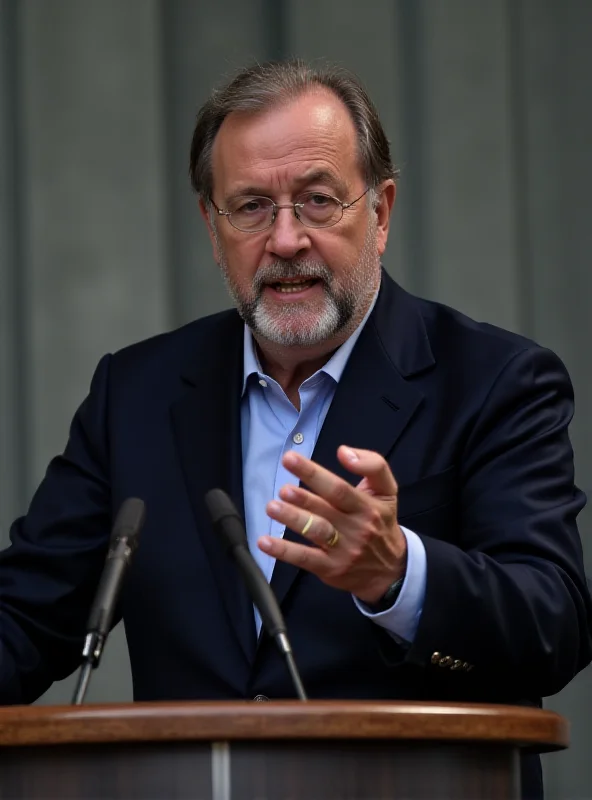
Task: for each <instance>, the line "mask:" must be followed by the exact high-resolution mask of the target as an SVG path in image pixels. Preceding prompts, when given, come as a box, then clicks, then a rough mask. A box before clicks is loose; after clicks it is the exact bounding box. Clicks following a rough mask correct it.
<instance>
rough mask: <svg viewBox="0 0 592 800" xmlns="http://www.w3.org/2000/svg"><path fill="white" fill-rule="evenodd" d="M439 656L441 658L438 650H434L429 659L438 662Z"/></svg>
mask: <svg viewBox="0 0 592 800" xmlns="http://www.w3.org/2000/svg"><path fill="white" fill-rule="evenodd" d="M440 658H441V655H440V653H438V651H436V652H435V653H432V658H431V659H430V660H431V662H432V664H439V663H440Z"/></svg>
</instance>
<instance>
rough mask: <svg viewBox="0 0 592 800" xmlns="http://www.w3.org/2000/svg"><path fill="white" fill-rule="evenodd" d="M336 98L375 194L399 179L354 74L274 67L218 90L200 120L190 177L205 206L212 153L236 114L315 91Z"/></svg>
mask: <svg viewBox="0 0 592 800" xmlns="http://www.w3.org/2000/svg"><path fill="white" fill-rule="evenodd" d="M317 87H322V88H325V89H328V90H329V91H331V92H333V94H335V95H336V96H337V97H338V98H339V99H340V100H341V101H342V102H343V104H344V105H345V106H346V108H347V110H348V111H349V113H350V115H351V118H352V121H353V123H354V126H355V129H356V133H357V136H358V147H359V153H360V162H361V168H362V171H363V173H364V178H365V180H366V182H367V184H368V186H369V187H370V189H373V188H374V187H375V186H377V185H378V184H380V183H382V181H384V180H387V179H389V178H393V179H396V178H397V177H398V175H399V171H398V170H397V169H396V168H395V167H394V166H393V163H392V161H391V155H390V148H389V142H388V139H387V138H386V135H385V132H384V129H383V127H382V123H381V122H380V119H379V117H378V112H377V111H376V108H375V107H374V104H373V103H372V101H371V100H370V98H369V97H368V95H367V94H366V91H365V90H364V88H363V87H362V85H361V84H360V82H359V81H358V80H357V78H356V77H355V76H354V75H352V74H351V73H349V72H347V71H346V70H343V69H341V68H339V67H335V66H331V65H323V66H320V67H313V66H311V65H309V64H306V63H305V62H304V61H301V60H293V61H269V62H266V63H264V64H257V65H255V66H253V67H248V68H247V69H243V70H241V72H239V73H238V74H237V75H236V76H235V77H234V78H233V79H232V80H231V81H230V82H229V83H227V84H226V85H225V86H223V87H222V88H221V89H217V90H214V91H213V92H212V94H211V96H210V97H209V99H208V100H207V101H206V103H204V105H203V106H202V107H201V109H200V110H199V112H198V115H197V121H196V124H195V130H194V132H193V139H192V141H191V156H190V164H189V175H190V178H191V185H192V187H193V189H194V190H195V191H196V192H197V193H198V194H199V195H201V197H202V199H203V200H204V201H206V202H207V201H209V200H210V197H211V194H212V148H213V145H214V140H215V138H216V135H217V133H218V131H219V130H220V126H221V125H222V123H223V122H224V120H225V119H226V117H227V116H228V115H229V114H230V113H232V112H233V111H244V112H247V113H252V114H257V113H260V112H263V111H268V110H269V109H271V108H273V107H275V106H278V105H280V104H281V103H283V102H288V101H290V100H293V99H295V98H296V97H298V96H300V95H301V94H304V93H305V92H307V91H310V90H311V89H314V88H317Z"/></svg>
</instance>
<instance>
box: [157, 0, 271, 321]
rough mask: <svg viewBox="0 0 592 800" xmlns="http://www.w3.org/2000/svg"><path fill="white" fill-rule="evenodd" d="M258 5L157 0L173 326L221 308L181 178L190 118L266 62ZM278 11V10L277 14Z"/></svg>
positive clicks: (222, 293) (222, 299) (257, 1)
mask: <svg viewBox="0 0 592 800" xmlns="http://www.w3.org/2000/svg"><path fill="white" fill-rule="evenodd" d="M266 7H267V4H266V2H265V0H252V2H248V3H245V2H243V0H226V2H224V3H219V4H210V5H209V6H207V7H204V6H202V5H201V4H200V3H195V2H193V0H162V3H161V15H162V16H161V19H162V36H163V51H164V95H165V105H164V110H163V111H164V114H163V116H164V119H165V125H166V149H167V190H168V222H169V226H168V265H167V266H168V272H169V279H170V281H171V284H172V287H171V294H172V298H173V311H172V314H173V320H174V323H175V324H181V323H183V322H187V321H189V320H191V319H195V318H196V317H200V316H203V315H204V314H211V313H212V312H214V311H217V310H219V309H221V308H225V307H228V306H229V305H230V300H229V299H228V296H227V293H226V290H225V288H224V285H223V283H222V280H221V278H220V275H219V273H218V268H217V267H216V265H215V263H214V260H213V257H212V248H211V246H210V242H209V239H208V236H207V232H206V228H205V225H204V223H203V221H202V219H201V218H200V214H199V210H198V205H197V198H196V197H195V195H193V194H192V191H191V188H190V184H189V177H188V168H189V148H190V144H191V135H192V132H193V126H194V122H195V116H196V113H197V110H198V108H199V106H201V104H202V103H203V102H204V101H205V100H206V98H207V96H208V95H209V93H210V92H211V90H212V89H213V88H214V86H217V85H219V84H220V83H222V82H223V81H224V80H225V79H226V78H228V77H230V76H231V75H232V74H233V73H234V72H235V71H236V69H238V68H239V67H242V66H245V65H247V64H251V63H253V62H254V61H255V60H262V59H265V58H268V57H269V55H270V53H269V50H270V49H271V48H270V45H269V44H268V41H269V40H268V37H269V32H268V25H269V20H268V19H267V18H266V17H265V14H264V12H265V9H266ZM278 13H279V12H278Z"/></svg>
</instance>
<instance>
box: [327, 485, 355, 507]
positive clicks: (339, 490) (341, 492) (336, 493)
mask: <svg viewBox="0 0 592 800" xmlns="http://www.w3.org/2000/svg"><path fill="white" fill-rule="evenodd" d="M349 490H350V486H349V484H348V483H345V481H339V482H338V483H336V484H335V486H333V487H332V489H331V492H330V497H331V502H333V503H337V504H340V503H342V502H343V501H344V500H346V498H347V496H348V494H349Z"/></svg>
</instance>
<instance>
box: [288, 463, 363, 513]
mask: <svg viewBox="0 0 592 800" xmlns="http://www.w3.org/2000/svg"><path fill="white" fill-rule="evenodd" d="M282 464H283V465H284V466H285V467H286V469H288V470H289V471H290V472H291V473H292V474H293V475H295V476H296V477H297V478H300V480H301V481H304V483H305V484H306V485H307V486H308V488H309V489H311V490H312V491H313V492H314V493H315V494H317V495H319V496H320V497H322V498H324V499H325V500H326V501H327V502H328V503H329V505H331V506H333V508H335V509H337V510H338V511H342V512H343V513H344V514H353V513H355V512H356V511H361V510H362V509H363V508H365V507H366V498H365V497H364V495H363V494H362V493H361V492H357V491H356V489H354V487H353V486H351V485H350V484H349V483H348V482H347V481H344V480H343V478H339V477H337V475H334V474H333V473H332V472H330V471H329V470H328V469H325V468H324V467H321V466H320V465H319V464H315V462H314V461H311V460H310V459H309V458H305V457H304V456H301V455H300V454H299V453H295V452H294V451H293V450H290V451H288V452H287V453H286V454H285V455H284V456H283V458H282Z"/></svg>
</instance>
